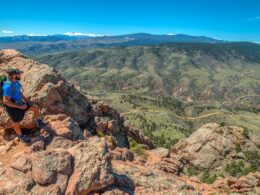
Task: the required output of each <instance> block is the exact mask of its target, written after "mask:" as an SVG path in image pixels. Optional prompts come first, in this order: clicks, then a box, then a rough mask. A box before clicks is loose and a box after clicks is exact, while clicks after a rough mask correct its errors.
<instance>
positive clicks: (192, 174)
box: [187, 166, 199, 176]
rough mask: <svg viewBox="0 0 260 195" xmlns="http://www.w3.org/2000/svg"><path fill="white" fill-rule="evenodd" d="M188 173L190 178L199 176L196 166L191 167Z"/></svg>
mask: <svg viewBox="0 0 260 195" xmlns="http://www.w3.org/2000/svg"><path fill="white" fill-rule="evenodd" d="M187 172H188V175H189V176H194V175H198V174H199V172H198V170H197V169H196V167H194V166H189V167H188V169H187Z"/></svg>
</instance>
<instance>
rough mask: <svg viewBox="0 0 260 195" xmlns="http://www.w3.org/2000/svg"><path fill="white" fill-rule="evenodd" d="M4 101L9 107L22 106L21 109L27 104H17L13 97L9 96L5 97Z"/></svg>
mask: <svg viewBox="0 0 260 195" xmlns="http://www.w3.org/2000/svg"><path fill="white" fill-rule="evenodd" d="M3 103H4V104H5V105H7V106H9V107H13V108H20V109H25V108H24V106H26V104H23V105H22V106H19V105H17V104H16V103H14V102H12V101H11V98H10V97H9V96H4V97H3Z"/></svg>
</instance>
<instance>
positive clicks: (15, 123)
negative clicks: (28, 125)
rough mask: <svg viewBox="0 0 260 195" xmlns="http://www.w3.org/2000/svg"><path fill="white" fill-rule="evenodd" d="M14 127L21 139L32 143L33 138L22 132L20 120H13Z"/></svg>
mask: <svg viewBox="0 0 260 195" xmlns="http://www.w3.org/2000/svg"><path fill="white" fill-rule="evenodd" d="M13 129H14V131H15V133H16V134H17V135H18V137H19V138H20V140H22V141H24V142H26V143H31V141H32V140H31V138H29V137H27V136H26V135H23V134H22V130H21V127H20V122H13Z"/></svg>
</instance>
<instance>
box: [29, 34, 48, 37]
mask: <svg viewBox="0 0 260 195" xmlns="http://www.w3.org/2000/svg"><path fill="white" fill-rule="evenodd" d="M27 36H30V37H35V36H48V35H46V34H38V33H30V34H27Z"/></svg>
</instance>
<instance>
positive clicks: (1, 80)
mask: <svg viewBox="0 0 260 195" xmlns="http://www.w3.org/2000/svg"><path fill="white" fill-rule="evenodd" d="M6 80H7V77H6V76H5V75H0V107H3V85H4V83H5V82H6ZM13 92H14V86H13V84H12V93H13Z"/></svg>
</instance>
